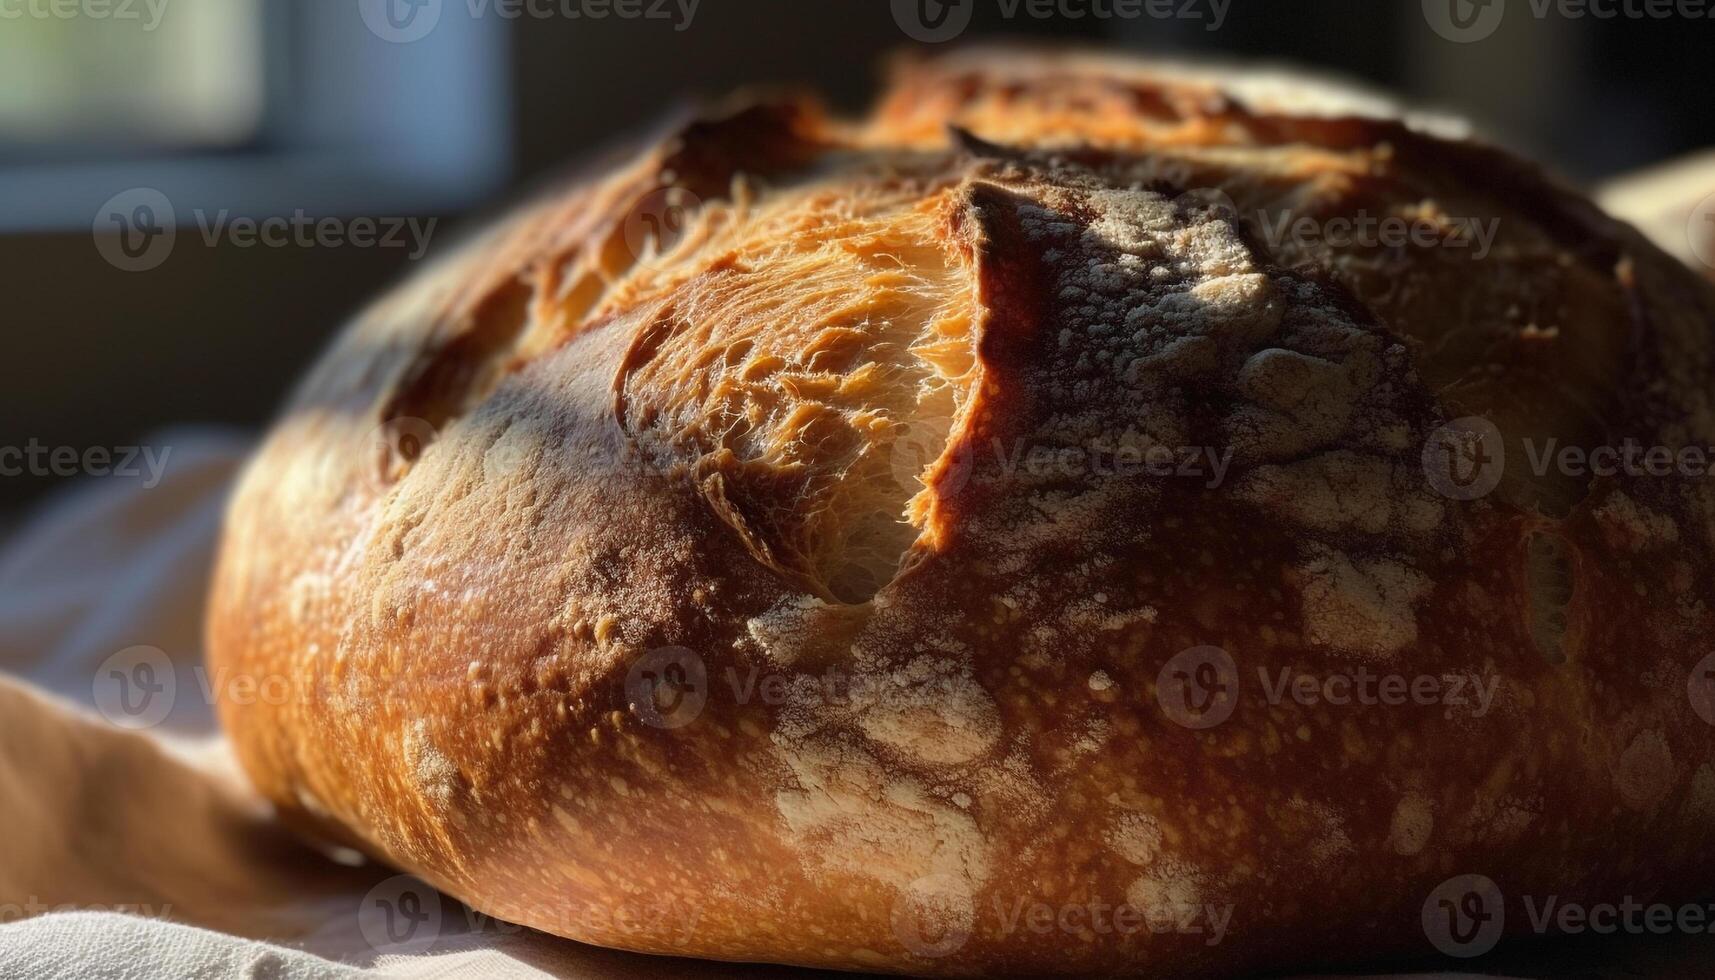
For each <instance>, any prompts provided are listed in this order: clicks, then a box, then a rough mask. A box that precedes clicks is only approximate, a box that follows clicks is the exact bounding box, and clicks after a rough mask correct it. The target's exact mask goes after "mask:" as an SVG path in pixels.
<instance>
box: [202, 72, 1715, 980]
mask: <svg viewBox="0 0 1715 980" xmlns="http://www.w3.org/2000/svg"><path fill="white" fill-rule="evenodd" d="M1712 323H1715V286H1712V285H1711V284H1709V283H1708V282H1705V281H1703V280H1701V279H1700V278H1699V277H1698V276H1696V275H1695V274H1694V273H1693V272H1691V271H1690V270H1689V269H1687V268H1686V267H1685V266H1684V265H1682V264H1681V263H1679V262H1676V261H1674V260H1673V259H1671V258H1670V257H1668V256H1667V255H1665V254H1663V253H1662V252H1661V251H1660V250H1659V249H1657V248H1656V247H1655V246H1654V245H1652V244H1650V243H1649V242H1648V241H1647V240H1645V239H1644V238H1643V237H1642V236H1641V235H1639V234H1638V233H1637V232H1635V231H1634V230H1632V229H1631V228H1629V227H1628V226H1625V225H1623V224H1621V223H1620V222H1617V221H1615V220H1613V219H1611V218H1609V217H1608V216H1606V215H1605V214H1604V213H1602V212H1601V211H1600V210H1599V209H1598V208H1597V207H1596V206H1594V205H1593V204H1591V203H1590V202H1589V201H1588V200H1587V199H1585V198H1583V197H1581V196H1580V195H1578V194H1577V193H1575V192H1573V191H1571V190H1568V189H1567V188H1566V187H1565V186H1563V185H1562V184H1561V183H1559V182H1558V181H1556V180H1555V179H1553V178H1552V177H1550V176H1546V175H1545V174H1544V172H1543V171H1542V170H1540V169H1539V168H1538V167H1536V166H1534V165H1532V164H1530V163H1527V162H1523V161H1521V160H1519V159H1517V158H1515V157H1513V156H1511V155H1509V154H1507V153H1505V152H1502V151H1500V150H1497V149H1493V148H1490V147H1488V146H1486V145H1482V144H1479V143H1476V142H1472V141H1469V140H1467V139H1465V138H1463V137H1462V136H1461V135H1460V134H1459V133H1458V132H1457V131H1456V127H1453V126H1451V125H1450V124H1447V123H1446V122H1445V121H1444V120H1429V119H1418V118H1414V117H1412V116H1410V115H1407V114H1401V113H1397V112H1395V111H1394V110H1393V109H1391V108H1389V107H1387V106H1386V105H1385V104H1382V103H1378V102H1377V100H1375V99H1373V98H1370V97H1367V96H1364V95H1361V94H1357V93H1346V92H1342V91H1339V90H1338V89H1335V88H1330V87H1328V86H1325V85H1322V84H1320V83H1308V82H1306V83H1298V82H1294V81H1292V80H1291V79H1289V78H1282V77H1279V76H1274V75H1261V74H1254V73H1246V72H1241V71H1236V70H1231V71H1214V70H1209V69H1193V68H1178V67H1173V66H1166V65H1156V64H1148V63H1137V62H1130V61H1124V60H1117V59H1107V58H1101V57H1095V56H1087V55H1077V54H1069V53H1052V54H1044V53H1022V52H1018V51H968V52H963V53H956V54H953V55H951V56H947V57H942V58H937V59H932V60H926V61H914V62H906V63H903V64H901V65H900V66H899V67H897V68H896V69H895V71H894V73H893V77H892V79H891V84H890V86H889V87H888V89H887V91H886V93H885V95H884V96H883V97H882V99H881V100H880V102H879V104H878V107H877V109H876V110H875V111H874V112H873V114H871V115H870V116H869V117H868V118H866V119H863V120H861V121H842V120H838V119H834V118H829V117H828V116H827V115H825V114H824V113H823V112H822V111H821V110H820V109H819V108H818V107H817V105H816V104H815V103H813V102H810V101H803V100H794V99H790V98H770V99H753V100H749V101H744V100H740V101H738V102H735V103H732V104H730V105H726V106H722V107H719V108H716V109H711V110H709V111H707V112H704V113H701V114H700V115H697V116H695V117H693V118H688V119H686V120H683V121H681V122H679V123H677V124H675V125H674V126H673V127H672V128H671V129H670V130H669V131H668V132H667V133H666V134H665V135H663V136H662V137H660V138H659V139H657V140H654V141H652V142H650V143H649V144H648V145H647V146H646V147H644V148H643V149H642V150H641V151H639V152H638V153H636V154H635V155H634V156H633V157H632V158H631V159H630V160H629V162H627V163H625V164H623V165H621V166H617V167H615V168H613V169H611V170H610V171H607V172H603V173H596V174H591V175H588V176H586V177H584V178H582V179H579V180H577V181H573V182H571V183H569V184H567V185H566V186H565V187H563V189H560V190H558V191H556V192H554V193H550V194H547V195H545V196H543V197H541V198H540V199H538V200H536V201H534V202H533V203H531V204H529V205H528V206H526V207H524V208H522V209H521V210H519V211H517V212H516V213H514V214H513V215H512V216H510V217H509V218H508V219H506V220H504V221H501V222H499V223H497V224H496V225H494V226H493V228H492V230H490V231H488V232H487V233H486V234H484V235H482V236H480V237H476V238H473V239H472V240H469V241H468V242H466V243H464V244H463V245H462V247H460V248H459V249H458V250H457V251H456V252H454V253H452V254H449V255H447V256H445V257H444V258H443V259H442V260H440V261H439V262H438V263H437V264H435V265H434V266H433V268H431V269H428V270H426V271H425V272H423V273H422V274H421V275H419V276H417V277H416V278H415V279H414V280H413V281H412V282H410V283H408V284H407V285H405V286H403V287H402V288H400V289H399V290H397V291H396V292H394V293H392V294H390V295H388V296H386V297H385V298H383V299H382V300H381V301H380V302H378V303H377V304H375V305H374V306H373V307H372V308H370V309H368V310H367V311H366V312H364V313H363V314H362V315H361V316H360V317H358V319H357V321H356V322H355V323H354V324H353V325H352V326H351V327H350V328H349V329H348V330H347V331H346V332H345V333H344V335H343V337H342V338H341V339H340V340H339V341H338V342H337V344H335V345H334V346H333V348H332V349H331V350H330V351H329V352H328V353H327V354H326V356H325V357H324V358H323V359H322V361H321V363H320V364H319V366H318V367H317V368H316V369H315V370H314V372H313V373H312V374H311V375H310V377H309V378H308V379H307V380H306V381H305V382H304V384H303V385H302V386H301V388H300V389H299V390H298V391H297V393H296V394H295V396H294V397H293V398H292V400H291V402H290V404H289V406H288V407H287V409H286V410H285V412H284V414H283V416H282V418H281V419H280V420H279V422H278V424H277V425H276V426H275V428H274V430H273V431H272V433H271V434H270V435H269V437H268V438H267V440H266V443H265V445H264V446H263V447H262V448H261V449H260V451H259V453H258V454H257V456H256V458H255V460H254V462H253V463H252V464H251V465H250V467H249V469H248V472H247V475H246V476H245V477H244V479H243V480H242V483H241V485H240V486H239V487H238V489H237V491H236V493H235V496H234V498H233V501H232V504H231V511H230V515H229V518H228V522H227V527H226V532H225V537H224V544H223V547H222V552H221V556H220V560H219V564H218V569H217V572H216V581H215V586H214V593H213V604H212V612H211V618H210V621H209V633H208V641H209V644H208V645H209V651H210V654H209V655H210V658H211V660H212V672H211V676H212V677H215V678H217V679H220V682H219V683H218V684H217V690H218V691H219V692H221V703H220V706H219V707H220V714H221V717H222V719H223V721H224V724H225V725H226V727H227V729H228V731H229V732H230V733H231V735H232V737H233V739H234V740H235V743H236V746H237V751H238V754H239V756H240V757H241V759H242V761H243V764H244V765H245V767H246V768H247V770H248V772H249V774H250V775H251V777H252V778H253V779H254V781H255V783H256V785H257V786H258V787H259V788H260V789H261V791H262V792H263V793H264V794H265V795H266V796H267V797H268V798H269V799H271V800H272V801H273V802H274V803H275V804H276V805H277V806H278V807H279V808H280V810H281V812H282V813H283V814H284V815H285V816H286V817H287V818H289V819H290V820H292V821H294V822H295V823H296V824H297V825H298V826H300V827H302V828H305V829H306V830H307V831H309V832H311V833H315V834H320V835H322V836H324V837H327V838H331V839H333V840H337V841H343V842H345V843H348V844H350V845H353V846H356V847H359V848H361V849H363V850H364V851H366V852H367V853H369V854H371V855H373V856H374V857H376V858H378V859H380V860H382V861H384V862H387V863H390V864H392V865H394V866H397V867H399V868H402V869H406V870H408V871H410V872H413V873H415V874H418V875H421V876H422V877H423V878H425V879H426V880H428V881H430V882H432V883H433V884H434V885H436V886H437V887H439V888H440V889H442V890H444V891H445V892H446V893H448V894H449V895H452V896H456V897H457V898H459V899H461V900H463V901H464V902H466V903H468V904H470V905H471V906H474V907H475V908H477V909H480V910H482V911H483V912H486V913H489V914H492V915H494V916H498V917H500V918H502V919H505V920H509V921H512V922H517V923H522V924H524V925H527V926H531V927H534V928H536V929H540V930H543V931H546V932H550V933H554V934H557V935H559V936H564V937H569V938H571V939H575V940H581V941H584V942H588V943H595V944H600V945H604V946H611V947H618V948H623V949H629V950H640V951H647V952H653V953H669V954H679V955H688V956H697V957H707V958H715V959H726V960H754V961H768V962H776V963H788V964H804V965H813V966H822V967H834V968H842V969H858V970H879V971H892V972H901V973H914V974H924V975H978V974H1021V975H1036V976H1040V975H1047V974H1111V973H1128V974H1129V973H1140V974H1149V975H1161V976H1168V975H1173V976H1180V975H1198V974H1216V975H1231V974H1235V973H1240V972H1242V971H1247V970H1255V969H1270V970H1275V969H1286V968H1310V967H1314V966H1317V965H1320V964H1336V963H1349V962H1351V961H1353V960H1356V959H1360V958H1365V957H1372V956H1390V955H1405V956H1410V955H1413V954H1428V955H1435V954H1436V950H1437V949H1438V948H1439V949H1441V950H1442V951H1443V952H1452V953H1454V954H1456V955H1465V954H1469V953H1473V952H1482V951H1483V950H1484V949H1486V948H1488V946H1492V945H1493V943H1494V940H1495V938H1496V937H1497V936H1498V935H1500V934H1502V933H1504V934H1507V935H1511V934H1515V933H1520V932H1524V933H1528V932H1530V931H1531V930H1532V919H1531V918H1530V917H1529V916H1527V915H1526V914H1525V911H1524V909H1523V907H1522V906H1521V904H1519V903H1520V902H1521V901H1523V900H1525V899H1534V900H1535V901H1536V902H1538V903H1540V902H1541V901H1542V900H1543V899H1544V898H1546V897H1547V896H1556V900H1557V901H1559V902H1561V903H1575V902H1576V903H1586V904H1594V903H1603V902H1612V903H1619V902H1621V901H1622V900H1623V899H1627V898H1631V899H1636V900H1638V901H1654V900H1661V901H1670V900H1681V899H1685V898H1689V897H1694V896H1695V895H1696V890H1697V889H1698V888H1699V887H1701V886H1705V885H1707V884H1708V879H1709V877H1710V875H1711V872H1715V846H1712V845H1715V727H1712V725H1711V723H1710V722H1711V721H1712V720H1715V697H1712V696H1711V695H1712V694H1715V691H1712V690H1711V689H1710V676H1711V671H1710V670H1708V669H1706V668H1707V665H1708V663H1709V661H1706V660H1705V659H1704V658H1705V657H1707V656H1709V655H1710V654H1711V653H1712V652H1715V648H1712V647H1711V646H1710V640H1709V638H1710V636H1711V635H1712V633H1715V630H1712V627H1715V621H1712V615H1711V610H1710V605H1709V602H1710V598H1711V588H1710V582H1712V581H1715V567H1712V565H1715V561H1712V559H1715V480H1711V479H1709V478H1708V475H1707V472H1704V473H1703V474H1702V475H1695V474H1693V473H1692V471H1691V469H1690V468H1689V466H1688V464H1687V462H1686V461H1687V459H1688V458H1690V456H1691V453H1692V451H1693V450H1695V451H1698V452H1704V451H1706V450H1707V449H1708V447H1711V446H1715V386H1711V384H1710V382H1709V379H1710V377H1711V376H1712V371H1715V364H1712V351H1711V330H1710V328H1711V324H1712ZM1657 449H1660V450H1661V451H1663V452H1671V453H1672V454H1674V455H1672V457H1671V462H1672V465H1671V467H1670V469H1671V472H1666V471H1663V470H1662V468H1661V467H1660V466H1658V465H1657V464H1658V463H1660V461H1661V455H1660V453H1659V452H1656V451H1655V450H1657ZM1580 460H1582V462H1580ZM240 679H242V680H243V681H244V683H243V684H239V683H237V681H238V680H240ZM234 691H243V692H245V696H237V695H235V694H233V693H232V692H234ZM270 692H273V695H272V696H270ZM1455 892H1456V893H1457V894H1454V893H1455ZM1473 901H1476V902H1478V903H1479V904H1478V905H1477V906H1475V907H1474V906H1472V904H1471V903H1472V902H1473ZM1485 903H1487V904H1485ZM1494 903H1500V907H1501V909H1502V910H1504V914H1502V915H1496V914H1494V913H1495V911H1496V909H1495V905H1494ZM1485 909H1487V914H1480V913H1483V912H1484V910H1485ZM1444 913H1445V914H1447V915H1451V916H1466V918H1463V919H1457V920H1456V921H1454V920H1449V921H1451V922H1452V925H1451V926H1449V925H1448V924H1446V923H1443V922H1442V921H1441V919H1440V918H1439V917H1441V916H1442V915H1443V914H1444ZM1467 913H1469V915H1468V916H1467V915H1466V914H1467ZM1473 936H1475V937H1477V938H1475V939H1474V938H1472V937H1473Z"/></svg>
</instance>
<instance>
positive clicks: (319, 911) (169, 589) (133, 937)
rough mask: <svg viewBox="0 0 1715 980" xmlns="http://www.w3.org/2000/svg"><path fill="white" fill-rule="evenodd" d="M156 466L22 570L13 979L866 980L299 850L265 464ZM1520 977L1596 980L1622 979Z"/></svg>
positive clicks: (55, 533) (1645, 950)
mask: <svg viewBox="0 0 1715 980" xmlns="http://www.w3.org/2000/svg"><path fill="white" fill-rule="evenodd" d="M153 444H155V445H159V446H163V447H165V446H170V447H171V449H172V454H171V457H170V459H169V464H168V466H167V468H166V474H165V478H164V479H163V480H162V481H161V482H160V483H159V485H157V486H154V487H152V488H150V487H144V486H143V485H142V481H127V480H124V479H119V478H107V479H104V480H100V481H92V482H90V483H89V484H88V485H86V486H80V487H73V488H70V489H69V490H68V492H66V493H65V494H64V495H62V496H61V497H60V498H59V499H57V500H55V501H53V502H51V504H50V505H49V506H48V507H47V508H46V509H45V510H42V511H41V512H39V513H37V514H36V515H35V516H34V517H33V518H32V519H31V520H30V521H29V522H28V523H27V524H26V525H25V526H24V527H23V528H21V529H20V530H19V531H17V532H15V534H14V535H13V538H12V540H11V542H10V543H9V544H8V545H7V546H6V547H4V548H3V549H0V978H6V980H10V978H19V980H26V978H27V980H60V978H64V980H91V978H93V980H109V978H111V980H120V978H124V980H130V978H139V980H141V978H150V980H153V978H181V977H184V978H199V980H200V978H210V980H214V978H227V977H245V978H256V980H346V978H374V977H396V978H431V977H434V978H447V980H464V978H471V980H475V978H490V977H498V978H524V977H529V978H566V980H631V978H644V977H656V976H674V977H687V978H693V980H728V978H740V977H757V976H766V977H774V978H805V977H812V976H826V977H834V976H850V975H849V974H831V973H826V974H825V973H819V972H815V971H802V970H790V969H784V968H777V967H759V966H745V965H733V964H719V963H697V962H691V961H687V960H673V959H664V958H658V957H649V956H640V955H633V954H628V953H620V952H614V951H611V950H604V949H597V948H594V947H590V946H584V945H581V944H578V943H573V942H569V941H566V940H562V939H557V938H554V937H550V936H545V935H541V934H538V933H534V932H530V931H528V930H524V929H520V928H518V927H516V926H511V925H508V924H505V923H498V922H495V921H493V920H490V919H487V918H485V917H483V916H481V915H478V914H477V913H474V912H472V911H470V910H468V909H465V908H464V907H463V906H461V905H458V904H457V903H455V902H453V901H452V900H451V899H447V898H444V897H441V896H438V895H436V894H435V893H434V892H433V891H432V890H430V889H428V888H427V887H426V886H424V885H422V884H421V883H420V882H417V881H415V880H414V879H409V878H406V877H404V876H399V875H396V874H395V873H394V872H392V871H390V870H388V869H384V868H378V867H375V866H373V865H370V866H356V865H355V863H354V862H352V861H345V862H342V861H339V860H335V859H334V857H330V856H328V855H325V854H323V853H321V852H320V851H318V850H314V849H312V848H311V847H309V846H308V845H306V844H304V843H301V842H299V841H298V840H297V839H295V838H293V837H292V836H291V835H289V834H288V833H286V832H285V831H284V830H283V829H282V828H280V827H279V826H278V825H277V824H276V823H274V822H273V821H272V820H271V819H270V814H269V811H268V808H267V807H266V806H265V805H264V803H263V802H262V801H261V800H260V799H259V798H258V797H257V796H256V795H255V794H254V793H253V792H252V791H251V790H250V789H249V788H248V786H247V785H246V784H245V782H244V779H243V777H242V775H241V774H240V773H239V772H238V771H237V769H236V767H235V766H234V764H233V760H232V757H231V754H230V752H229V750H228V747H227V745H226V743H225V742H224V741H223V740H222V738H221V737H220V735H219V732H218V731H217V730H216V728H215V724H214V720H213V716H212V711H211V707H210V704H209V698H208V697H207V696H206V694H205V693H204V691H205V689H206V687H205V686H206V685H207V684H208V683H209V681H208V677H207V675H206V674H205V673H204V672H203V670H202V669H201V618H202V597H203V591H204V588H205V585H206V582H207V579H208V574H209V569H210V562H211V559H212V555H213V550H214V545H215V540H216V537H217V534H218V531H219V523H220V513H221V508H222V506H223V502H224V497H225V492H226V488H227V486H228V485H229V484H230V482H231V480H232V478H233V476H234V474H235V473H236V470H237V468H238V466H239V465H240V463H241V461H242V457H243V454H244V451H245V443H244V441H243V440H241V439H239V438H237V437H235V436H233V435H229V434H221V433H212V432H195V431H182V432H173V433H167V434H164V435H163V436H162V437H161V438H160V439H158V440H156V441H155V443H153ZM8 675H9V676H8ZM156 699H158V700H156ZM141 722H158V723H157V724H154V725H150V726H148V727H146V728H138V725H139V724H140V723H141ZM1691 938H1692V937H1686V938H1685V939H1684V940H1682V941H1678V942H1674V943H1669V944H1666V945H1665V946H1664V945H1663V944H1661V943H1654V944H1648V945H1643V946H1641V947H1639V948H1633V944H1631V942H1630V941H1620V943H1610V944H1607V945H1605V946H1604V947H1602V949H1603V950H1605V951H1608V952H1610V953H1613V952H1616V951H1618V952H1619V953H1620V955H1618V956H1616V957H1613V958H1614V960H1615V961H1614V962H1613V963H1612V964H1610V965H1612V966H1614V967H1615V968H1616V969H1619V968H1620V966H1621V963H1620V961H1622V960H1623V961H1624V966H1625V968H1626V969H1627V971H1628V973H1629V971H1632V970H1636V971H1640V972H1641V974H1643V975H1667V974H1668V973H1671V972H1673V970H1674V969H1675V967H1674V965H1673V964H1674V963H1676V962H1680V960H1681V959H1683V962H1681V963H1680V965H1690V964H1692V963H1696V964H1699V969H1700V968H1701V964H1703V963H1706V962H1707V959H1706V956H1705V952H1706V950H1708V949H1709V948H1710V947H1709V944H1708V943H1707V942H1701V943H1692V942H1690V939H1691ZM1696 938H1698V939H1704V938H1706V937H1696ZM1557 959H1563V960H1564V962H1563V963H1560V964H1559V965H1558V966H1557V965H1556V964H1555V963H1554V962H1553V961H1554V960H1557ZM1514 960H1515V962H1514V963H1513V964H1512V966H1513V968H1514V969H1520V967H1519V963H1525V964H1529V965H1530V967H1531V968H1530V969H1529V971H1528V972H1530V973H1534V974H1536V975H1546V974H1542V973H1538V971H1537V969H1536V967H1539V966H1540V967H1543V968H1546V969H1549V970H1556V969H1561V968H1567V969H1570V968H1573V967H1574V966H1575V967H1577V968H1578V969H1577V972H1579V973H1581V974H1585V975H1589V971H1590V970H1591V969H1592V968H1600V964H1601V963H1602V960H1603V957H1602V956H1593V955H1592V954H1591V951H1590V950H1588V949H1584V950H1581V951H1578V952H1576V953H1574V954H1572V955H1569V956H1565V957H1550V956H1545V955H1543V951H1542V950H1540V949H1539V950H1537V951H1536V952H1535V953H1531V954H1528V955H1527V957H1526V958H1523V959H1519V958H1517V957H1515V958H1514ZM1687 975H1689V974H1687Z"/></svg>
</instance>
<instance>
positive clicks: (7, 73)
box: [0, 0, 265, 157]
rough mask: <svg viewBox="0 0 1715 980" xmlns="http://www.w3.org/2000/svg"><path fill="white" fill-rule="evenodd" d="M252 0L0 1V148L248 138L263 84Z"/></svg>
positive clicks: (257, 10)
mask: <svg viewBox="0 0 1715 980" xmlns="http://www.w3.org/2000/svg"><path fill="white" fill-rule="evenodd" d="M262 6H263V5H262V0H166V2H163V0H153V2H147V0H105V2H103V0H94V2H90V0H75V2H74V0H0V148H3V152H4V153H5V154H6V155H7V156H8V157H12V156H19V155H28V154H29V153H30V152H31V151H38V152H51V151H55V150H58V151H60V152H62V153H63V152H65V151H66V150H67V148H96V147H99V148H104V149H113V148H122V147H151V148H154V147H164V146H198V145H200V146H208V145H233V144H239V143H243V142H245V141H248V140H250V139H252V138H253V137H254V136H255V135H256V133H257V129H258V127H259V126H260V125H261V122H262V109H263V97H264V85H265V68H264V58H263V50H262V36H263V31H262V18H263V9H262ZM98 11H105V13H104V14H102V15H99V16H98Z"/></svg>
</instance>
